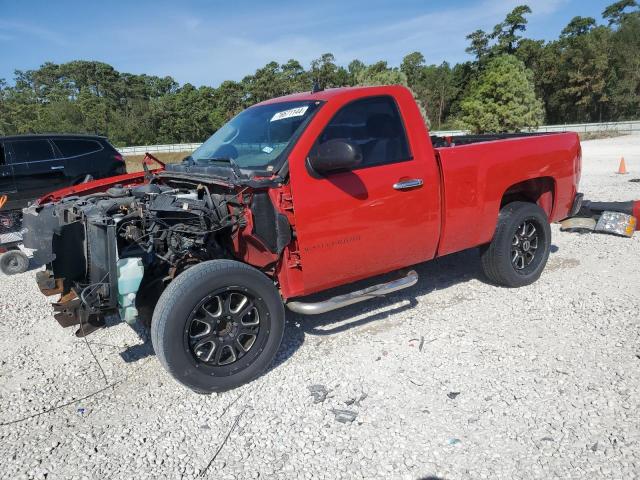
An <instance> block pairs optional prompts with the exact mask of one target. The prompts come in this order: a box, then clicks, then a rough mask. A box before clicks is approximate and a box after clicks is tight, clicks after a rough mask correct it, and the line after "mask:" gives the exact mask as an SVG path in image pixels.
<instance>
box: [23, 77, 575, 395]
mask: <svg viewBox="0 0 640 480" xmlns="http://www.w3.org/2000/svg"><path fill="white" fill-rule="evenodd" d="M580 169H581V149H580V143H579V140H578V136H577V135H576V134H574V133H554V134H496V135H485V136H458V137H448V138H447V137H437V136H431V137H430V136H429V132H428V130H427V127H426V126H425V123H424V121H423V119H422V117H421V115H420V111H419V109H418V107H417V105H416V104H415V102H414V99H413V97H412V95H411V93H410V92H409V91H408V90H407V89H405V88H403V87H400V86H385V87H368V88H342V89H333V90H326V91H319V92H313V93H302V94H296V95H290V96H286V97H281V98H276V99H273V100H269V101H266V102H263V103H260V104H258V105H255V106H253V107H251V108H249V109H247V110H245V111H243V112H242V113H240V114H239V115H237V116H236V117H235V118H233V119H232V120H231V121H230V122H229V123H227V124H226V125H224V126H223V127H222V128H221V129H220V130H218V131H217V132H216V133H215V134H214V135H213V136H212V137H211V138H209V139H208V140H207V141H206V142H205V143H204V144H203V145H202V146H201V147H199V148H198V149H197V150H196V151H194V152H193V154H192V155H190V156H189V157H187V158H186V159H185V160H184V161H183V162H182V163H181V164H175V165H167V166H166V168H164V169H159V170H156V171H148V170H147V171H146V172H145V173H144V174H142V173H141V174H133V175H132V174H130V175H125V176H121V177H115V178H112V179H109V180H102V181H98V182H94V183H88V184H84V185H81V186H79V187H75V189H74V191H73V192H65V191H62V192H58V194H53V195H52V196H49V198H48V199H47V201H43V202H39V203H38V204H36V205H33V206H32V207H30V208H28V209H26V210H25V214H24V224H25V227H26V229H27V233H26V235H25V245H26V246H27V247H30V248H35V249H37V252H36V259H37V260H39V261H41V262H43V263H44V264H46V268H45V269H44V270H43V271H41V272H38V274H37V281H38V284H39V286H40V289H41V290H42V292H43V293H45V294H46V295H54V294H59V295H60V299H59V300H58V301H57V302H56V303H54V310H55V317H56V319H57V320H58V321H59V323H60V324H61V325H63V326H71V325H79V329H78V331H77V334H78V335H80V336H82V335H86V334H88V333H90V332H92V331H94V330H96V329H97V328H100V327H102V326H104V324H105V318H107V317H110V316H111V317H114V318H117V317H119V318H121V319H123V320H125V321H127V322H134V321H136V319H138V318H139V319H141V320H142V321H143V322H145V323H146V324H147V325H149V326H150V328H151V337H152V342H153V347H154V349H155V352H156V354H157V356H158V359H159V360H160V362H161V363H162V365H163V366H164V367H165V368H166V369H167V370H168V371H169V372H170V373H171V375H173V376H174V377H175V378H176V379H177V380H178V381H179V382H181V383H183V384H184V385H186V386H188V387H189V388H192V389H194V390H196V391H200V392H213V391H222V390H226V389H230V388H233V387H236V386H238V385H241V384H243V383H246V382H248V381H250V380H252V379H253V378H255V377H256V376H258V375H259V374H260V373H261V372H262V371H263V370H264V369H265V368H266V367H267V366H268V365H269V364H270V362H271V361H272V359H273V357H274V355H275V354H276V351H277V350H278V347H279V345H280V342H281V339H282V335H283V331H284V325H285V310H284V306H285V305H286V306H287V307H288V308H289V309H291V310H293V311H295V312H298V313H303V314H316V313H324V312H327V311H330V310H332V309H335V308H339V307H342V306H345V305H349V304H352V303H355V302H358V301H362V300H366V299H368V298H372V297H376V296H379V295H382V294H384V293H388V292H391V291H395V290H399V289H401V288H405V287H408V286H410V285H413V284H414V283H415V282H416V281H417V275H416V273H415V272H414V271H409V272H408V273H407V272H405V273H404V274H402V275H399V276H398V277H397V278H396V279H395V280H392V281H390V282H387V283H382V284H377V285H373V286H370V287H368V288H365V289H363V290H357V291H352V293H348V294H342V295H338V296H334V295H332V294H331V293H330V292H329V290H330V289H332V288H334V287H337V286H342V285H346V284H350V283H352V282H355V281H358V280H363V279H366V278H369V277H374V276H377V275H380V274H384V273H388V272H392V271H395V270H399V269H403V268H406V267H409V266H411V265H415V264H418V263H421V262H425V261H427V260H431V259H433V258H436V257H440V256H443V255H447V254H449V253H452V252H457V251H460V250H464V249H468V248H473V247H480V249H479V250H480V261H481V263H482V266H483V268H484V271H485V272H486V275H487V277H488V279H489V280H490V281H492V282H494V283H496V284H499V285H504V286H507V287H519V286H524V285H528V284H530V283H532V282H534V281H535V280H537V279H538V277H539V276H540V274H541V272H542V270H543V269H544V267H545V264H546V262H547V258H548V255H549V248H550V245H551V232H550V228H549V223H550V222H555V221H559V220H562V219H564V218H565V217H567V216H569V215H570V214H571V213H572V212H575V211H577V209H578V208H579V203H580V201H579V200H580V198H581V196H580V194H577V188H578V182H579V179H580ZM80 194H82V195H81V196H80ZM310 294H318V295H314V297H315V298H314V299H313V300H310V299H309V298H305V297H308V296H309V295H310ZM318 296H321V297H323V298H320V299H318V298H317V297H318Z"/></svg>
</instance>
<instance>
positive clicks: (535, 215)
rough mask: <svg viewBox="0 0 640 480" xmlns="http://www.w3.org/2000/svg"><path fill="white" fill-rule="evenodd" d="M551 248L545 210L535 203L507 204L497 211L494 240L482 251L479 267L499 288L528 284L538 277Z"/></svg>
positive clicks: (549, 230)
mask: <svg viewBox="0 0 640 480" xmlns="http://www.w3.org/2000/svg"><path fill="white" fill-rule="evenodd" d="M550 247H551V228H550V227H549V221H548V219H547V215H546V214H545V212H544V210H542V209H541V208H540V207H539V206H538V205H536V204H534V203H526V202H513V203H509V204H507V205H505V206H504V207H503V208H502V210H500V215H499V217H498V225H497V226H496V231H495V234H494V236H493V240H492V241H491V243H490V244H489V245H486V246H484V247H482V249H481V260H482V268H483V270H484V272H485V275H487V277H489V279H490V280H491V281H493V282H495V283H497V284H498V285H502V286H505V287H523V286H525V285H530V284H531V283H533V282H535V281H536V280H538V278H540V275H541V274H542V271H543V270H544V267H545V265H546V264H547V259H548V258H549V250H550Z"/></svg>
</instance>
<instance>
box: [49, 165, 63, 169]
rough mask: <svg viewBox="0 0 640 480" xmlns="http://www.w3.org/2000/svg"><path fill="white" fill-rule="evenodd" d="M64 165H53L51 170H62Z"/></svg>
mask: <svg viewBox="0 0 640 480" xmlns="http://www.w3.org/2000/svg"><path fill="white" fill-rule="evenodd" d="M63 168H64V165H58V166H57V167H51V170H62V169H63Z"/></svg>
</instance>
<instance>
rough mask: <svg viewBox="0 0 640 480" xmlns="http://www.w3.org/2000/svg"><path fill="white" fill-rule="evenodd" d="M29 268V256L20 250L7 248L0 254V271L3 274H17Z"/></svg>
mask: <svg viewBox="0 0 640 480" xmlns="http://www.w3.org/2000/svg"><path fill="white" fill-rule="evenodd" d="M28 269H29V257H27V255H26V254H25V253H24V252H21V251H20V250H9V251H8V252H6V253H3V254H2V255H1V256H0V271H2V273H4V274H5V275H17V274H19V273H24V272H26V271H27V270H28Z"/></svg>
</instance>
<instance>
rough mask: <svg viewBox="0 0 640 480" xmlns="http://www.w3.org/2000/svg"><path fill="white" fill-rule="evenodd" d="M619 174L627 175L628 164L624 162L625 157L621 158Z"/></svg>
mask: <svg viewBox="0 0 640 480" xmlns="http://www.w3.org/2000/svg"><path fill="white" fill-rule="evenodd" d="M618 173H619V174H620V175H626V174H627V173H629V172H627V164H626V163H625V161H624V157H622V158H620V166H619V167H618Z"/></svg>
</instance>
